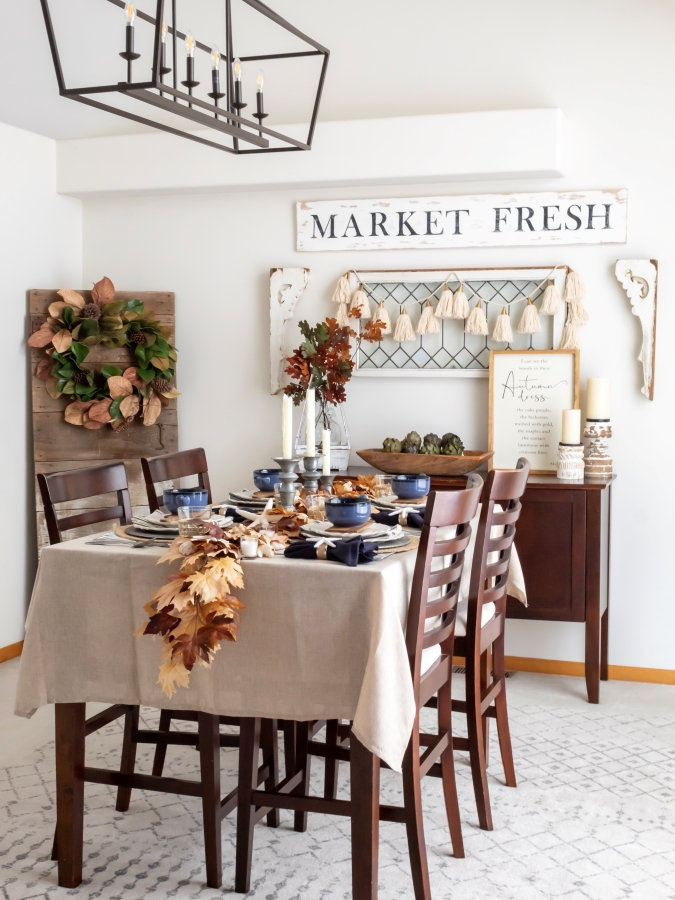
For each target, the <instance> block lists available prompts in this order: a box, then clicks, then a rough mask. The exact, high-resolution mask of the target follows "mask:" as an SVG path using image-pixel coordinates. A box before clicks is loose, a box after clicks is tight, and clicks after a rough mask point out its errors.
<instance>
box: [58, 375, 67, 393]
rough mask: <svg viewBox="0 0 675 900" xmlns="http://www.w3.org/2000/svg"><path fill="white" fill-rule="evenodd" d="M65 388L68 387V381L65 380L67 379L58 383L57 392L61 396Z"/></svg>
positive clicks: (62, 379)
mask: <svg viewBox="0 0 675 900" xmlns="http://www.w3.org/2000/svg"><path fill="white" fill-rule="evenodd" d="M65 386H66V379H65V378H59V380H58V381H57V382H56V390H57V391H58V392H59V393H60V394H62V393H63V389H64V387H65Z"/></svg>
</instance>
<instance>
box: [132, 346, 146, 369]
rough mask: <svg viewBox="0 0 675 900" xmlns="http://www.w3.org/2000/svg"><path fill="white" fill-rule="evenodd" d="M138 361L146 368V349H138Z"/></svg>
mask: <svg viewBox="0 0 675 900" xmlns="http://www.w3.org/2000/svg"><path fill="white" fill-rule="evenodd" d="M135 352H136V359H137V360H138V361H139V363H140V364H141V366H142V367H145V365H146V364H147V359H146V356H145V347H141V346H140V345H139V346H138V347H136V351H135Z"/></svg>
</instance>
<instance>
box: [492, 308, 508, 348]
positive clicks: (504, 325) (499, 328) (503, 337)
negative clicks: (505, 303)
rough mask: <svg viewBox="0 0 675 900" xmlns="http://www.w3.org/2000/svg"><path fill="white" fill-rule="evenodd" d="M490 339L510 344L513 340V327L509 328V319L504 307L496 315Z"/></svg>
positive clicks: (498, 342)
mask: <svg viewBox="0 0 675 900" xmlns="http://www.w3.org/2000/svg"><path fill="white" fill-rule="evenodd" d="M492 340H493V341H495V343H497V344H510V343H511V341H512V340H513V329H512V328H511V319H510V318H509V314H508V312H507V309H506V307H504V308H503V309H502V311H501V313H500V314H499V315H498V316H497V321H496V323H495V327H494V331H493V332H492Z"/></svg>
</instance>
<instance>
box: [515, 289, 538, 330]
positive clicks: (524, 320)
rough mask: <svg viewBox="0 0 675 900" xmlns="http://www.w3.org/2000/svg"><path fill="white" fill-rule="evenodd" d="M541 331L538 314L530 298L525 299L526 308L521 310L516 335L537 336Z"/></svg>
mask: <svg viewBox="0 0 675 900" xmlns="http://www.w3.org/2000/svg"><path fill="white" fill-rule="evenodd" d="M538 331H541V323H540V322H539V313H538V312H537V307H536V306H535V305H534V303H533V302H532V300H531V299H530V297H528V298H527V306H526V307H525V309H524V310H523V315H522V316H521V319H520V322H518V334H537V332H538Z"/></svg>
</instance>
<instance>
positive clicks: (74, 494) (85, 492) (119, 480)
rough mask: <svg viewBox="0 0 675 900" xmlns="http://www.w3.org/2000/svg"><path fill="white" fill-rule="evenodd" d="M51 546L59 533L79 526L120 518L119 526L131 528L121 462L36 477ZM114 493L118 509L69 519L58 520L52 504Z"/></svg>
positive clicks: (101, 510) (83, 514)
mask: <svg viewBox="0 0 675 900" xmlns="http://www.w3.org/2000/svg"><path fill="white" fill-rule="evenodd" d="M37 480H38V485H39V488H40V494H41V495H42V502H43V504H44V508H45V519H46V522H47V531H48V533H49V542H50V544H60V543H61V532H62V531H69V530H70V529H71V528H80V527H81V526H82V525H93V524H95V523H96V522H106V521H107V520H108V519H119V520H120V523H121V524H122V525H131V500H130V498H129V484H128V482H127V472H126V469H125V468H124V463H111V464H109V465H106V466H93V467H92V468H89V469H73V470H72V471H70V472H55V473H54V474H53V475H42V474H39V475H38V476H37ZM113 491H116V492H117V506H109V507H106V508H105V509H88V510H85V511H84V512H81V513H77V514H76V515H72V516H65V517H64V518H61V519H57V517H56V510H55V509H54V504H55V503H66V502H68V501H70V500H82V499H84V498H86V497H96V496H98V495H99V494H110V493H112V492H113Z"/></svg>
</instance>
